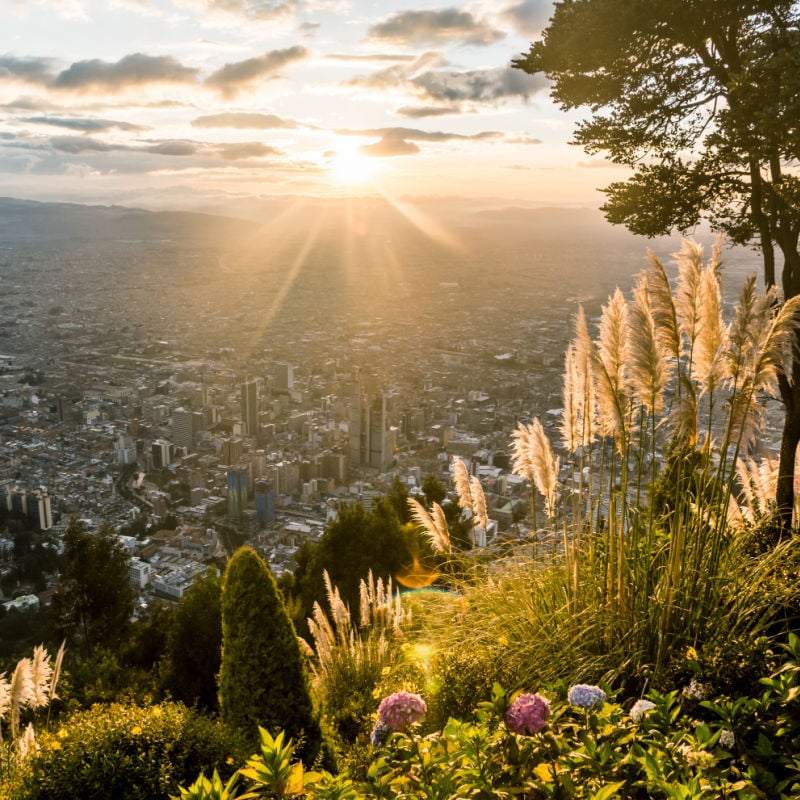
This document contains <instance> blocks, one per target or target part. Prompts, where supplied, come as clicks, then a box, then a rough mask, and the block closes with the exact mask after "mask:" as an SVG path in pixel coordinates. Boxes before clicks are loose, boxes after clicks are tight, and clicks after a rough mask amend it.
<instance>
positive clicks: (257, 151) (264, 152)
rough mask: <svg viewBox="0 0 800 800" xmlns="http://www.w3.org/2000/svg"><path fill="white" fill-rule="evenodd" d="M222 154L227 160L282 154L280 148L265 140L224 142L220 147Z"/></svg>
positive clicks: (219, 150)
mask: <svg viewBox="0 0 800 800" xmlns="http://www.w3.org/2000/svg"><path fill="white" fill-rule="evenodd" d="M218 152H219V154H220V156H221V157H222V158H223V159H225V161H238V160H240V159H244V158H263V157H264V156H275V155H279V154H280V150H277V149H276V148H274V147H269V145H266V144H264V143H263V142H237V143H235V144H223V145H220V146H219V148H218Z"/></svg>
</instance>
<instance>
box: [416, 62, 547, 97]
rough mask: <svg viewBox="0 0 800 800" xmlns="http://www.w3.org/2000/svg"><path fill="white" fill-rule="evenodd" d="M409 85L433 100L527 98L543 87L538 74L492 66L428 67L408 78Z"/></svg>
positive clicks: (542, 79)
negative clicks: (455, 69)
mask: <svg viewBox="0 0 800 800" xmlns="http://www.w3.org/2000/svg"><path fill="white" fill-rule="evenodd" d="M411 83H412V84H413V86H414V87H415V88H416V89H418V90H421V92H422V93H423V94H424V95H425V96H427V97H428V98H430V99H431V100H437V101H448V102H451V103H455V102H462V101H465V100H469V101H473V102H490V101H494V100H500V99H503V98H506V97H521V98H524V99H527V98H528V97H530V96H531V95H532V94H535V93H536V92H539V91H542V90H543V89H545V88H546V87H547V85H548V84H547V80H546V79H545V78H544V77H543V76H541V75H538V74H537V75H529V74H528V73H526V72H523V71H522V70H520V69H515V68H514V67H493V68H491V69H476V70H468V71H466V72H446V71H442V70H439V71H430V72H426V73H424V74H423V75H419V76H417V77H416V78H414V79H412V81H411Z"/></svg>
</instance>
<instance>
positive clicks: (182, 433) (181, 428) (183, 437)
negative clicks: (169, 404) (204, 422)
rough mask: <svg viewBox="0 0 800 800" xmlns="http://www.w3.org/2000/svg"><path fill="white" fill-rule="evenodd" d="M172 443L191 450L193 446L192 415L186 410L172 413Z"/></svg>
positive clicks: (178, 409)
mask: <svg viewBox="0 0 800 800" xmlns="http://www.w3.org/2000/svg"><path fill="white" fill-rule="evenodd" d="M172 443H173V444H174V445H175V447H185V448H186V449H187V450H191V449H192V447H193V446H194V413H193V412H192V411H190V410H189V409H186V408H176V409H175V410H174V411H173V412H172Z"/></svg>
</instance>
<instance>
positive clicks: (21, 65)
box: [0, 55, 54, 85]
mask: <svg viewBox="0 0 800 800" xmlns="http://www.w3.org/2000/svg"><path fill="white" fill-rule="evenodd" d="M53 74H54V62H53V60H52V59H50V58H38V57H28V58H15V57H14V56H9V55H5V56H0V81H6V80H17V81H23V82H25V83H34V84H39V85H45V84H47V83H49V82H50V81H51V80H52V78H53Z"/></svg>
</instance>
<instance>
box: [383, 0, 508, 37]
mask: <svg viewBox="0 0 800 800" xmlns="http://www.w3.org/2000/svg"><path fill="white" fill-rule="evenodd" d="M368 36H369V38H371V39H379V40H382V41H389V42H394V43H396V44H408V45H412V46H418V45H424V44H430V43H436V42H453V41H460V42H463V43H465V44H474V45H488V44H492V43H493V42H497V41H499V40H500V39H503V38H504V37H505V34H504V33H503V32H502V31H499V30H497V29H495V28H492V27H491V26H490V25H488V24H487V23H485V22H481V21H479V20H477V19H476V18H475V17H473V16H472V14H471V13H470V12H469V11H461V10H460V9H458V8H444V9H440V10H438V11H401V12H399V13H397V14H394V15H393V16H391V17H389V18H388V19H386V20H384V21H383V22H379V23H378V24H377V25H373V26H371V27H370V29H369V32H368Z"/></svg>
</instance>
